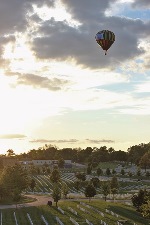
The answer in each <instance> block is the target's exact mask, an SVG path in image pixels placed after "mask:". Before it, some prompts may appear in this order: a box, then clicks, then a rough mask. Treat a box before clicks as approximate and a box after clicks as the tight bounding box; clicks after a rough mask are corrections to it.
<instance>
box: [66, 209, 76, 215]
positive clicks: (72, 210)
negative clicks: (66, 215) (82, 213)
mask: <svg viewBox="0 0 150 225" xmlns="http://www.w3.org/2000/svg"><path fill="white" fill-rule="evenodd" d="M68 209H69V210H70V211H71V212H72V213H73V214H75V215H77V214H78V213H77V211H75V210H74V209H73V208H71V207H68Z"/></svg>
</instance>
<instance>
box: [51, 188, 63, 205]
mask: <svg viewBox="0 0 150 225" xmlns="http://www.w3.org/2000/svg"><path fill="white" fill-rule="evenodd" d="M52 197H53V199H54V202H56V207H57V205H58V201H59V200H60V199H61V191H60V189H59V187H58V185H55V186H54V189H53V193H52Z"/></svg>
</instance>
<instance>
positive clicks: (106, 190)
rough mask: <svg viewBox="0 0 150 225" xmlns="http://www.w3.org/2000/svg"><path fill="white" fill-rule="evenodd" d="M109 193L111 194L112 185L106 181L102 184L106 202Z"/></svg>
mask: <svg viewBox="0 0 150 225" xmlns="http://www.w3.org/2000/svg"><path fill="white" fill-rule="evenodd" d="M109 193H110V184H109V182H105V181H104V182H103V183H102V194H103V195H104V198H105V201H106V197H107V195H108V194H109Z"/></svg>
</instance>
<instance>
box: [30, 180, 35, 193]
mask: <svg viewBox="0 0 150 225" xmlns="http://www.w3.org/2000/svg"><path fill="white" fill-rule="evenodd" d="M35 186H36V182H35V180H34V179H32V180H31V182H30V188H31V190H32V192H33V191H34V188H35Z"/></svg>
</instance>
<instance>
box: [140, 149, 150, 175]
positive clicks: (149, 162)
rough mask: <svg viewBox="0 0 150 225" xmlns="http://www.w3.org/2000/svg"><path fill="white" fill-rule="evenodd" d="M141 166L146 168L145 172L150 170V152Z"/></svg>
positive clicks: (145, 155)
mask: <svg viewBox="0 0 150 225" xmlns="http://www.w3.org/2000/svg"><path fill="white" fill-rule="evenodd" d="M139 165H140V166H141V167H144V169H145V172H146V169H147V168H150V151H149V152H146V153H145V154H144V155H143V156H142V158H141V159H140V162H139Z"/></svg>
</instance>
